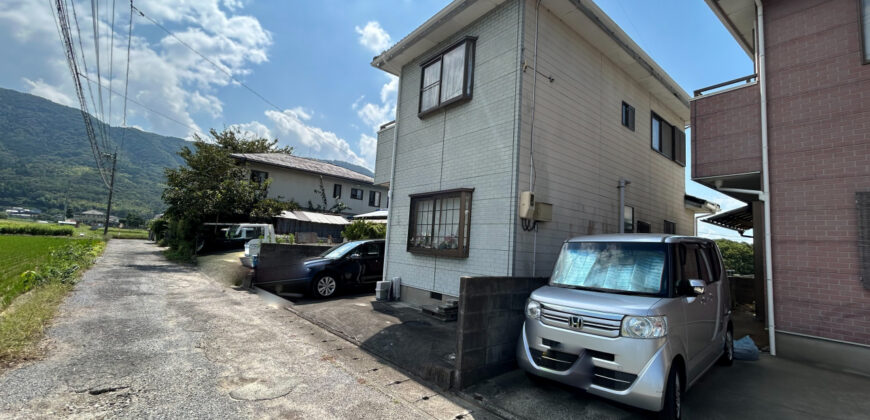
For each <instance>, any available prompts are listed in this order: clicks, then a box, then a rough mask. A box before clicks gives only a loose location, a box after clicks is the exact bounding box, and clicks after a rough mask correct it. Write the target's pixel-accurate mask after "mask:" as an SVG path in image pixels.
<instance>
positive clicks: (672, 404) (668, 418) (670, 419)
mask: <svg viewBox="0 0 870 420" xmlns="http://www.w3.org/2000/svg"><path fill="white" fill-rule="evenodd" d="M682 394H683V389H682V386H681V385H680V373H679V372H677V367H676V366H672V367H671V372H670V373H669V374H668V385H667V388H666V389H665V401H664V406H663V407H662V411H660V412H659V418H660V419H662V420H679V419H680V418H681V415H682V411H683V410H682V403H683V401H682V399H683V395H682Z"/></svg>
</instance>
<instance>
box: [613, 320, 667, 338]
mask: <svg viewBox="0 0 870 420" xmlns="http://www.w3.org/2000/svg"><path fill="white" fill-rule="evenodd" d="M666 335H668V319H667V317H664V316H627V317H625V318H623V319H622V336H623V337H631V338H659V337H664V336H666Z"/></svg>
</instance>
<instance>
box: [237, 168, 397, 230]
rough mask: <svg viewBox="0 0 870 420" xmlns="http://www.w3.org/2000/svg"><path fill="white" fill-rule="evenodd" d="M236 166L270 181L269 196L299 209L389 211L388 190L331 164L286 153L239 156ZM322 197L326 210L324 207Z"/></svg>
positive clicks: (349, 212)
mask: <svg viewBox="0 0 870 420" xmlns="http://www.w3.org/2000/svg"><path fill="white" fill-rule="evenodd" d="M231 156H232V157H233V158H234V159H236V161H237V162H239V163H241V164H246V165H247V166H248V168H249V169H250V170H251V179H252V180H257V181H265V180H267V179H269V180H271V183H270V184H269V190H268V194H267V196H268V197H269V198H275V199H280V200H284V201H290V200H293V201H295V202H296V203H298V204H299V206H300V207H302V208H303V209H304V208H307V207H308V203H309V202H310V203H311V204H312V206H313V207H315V208H316V207H318V206H319V207H320V208H321V210H324V211H326V210H329V209H330V208H331V207H333V206H334V205H335V204H336V203H339V202H340V203H344V204H345V205H346V206H347V208H345V209H343V210H342V211H341V212H340V213H341V214H343V215H346V216H353V215H357V214H363V213H369V212H372V211H375V210H380V209H384V208H387V188H385V187H383V186H380V185H375V184H374V180H373V179H372V177H370V176H367V175H364V174H361V173H359V172H355V171H352V170H350V169H347V168H342V167H341V166H337V165H333V164H331V163H326V162H321V161H318V160H314V159H306V158H301V157H298V156H292V155H288V154H285V153H236V154H232V155H231ZM321 187H322V191H323V193H324V194H325V195H326V206H325V208H323V207H324V205H323V194H321Z"/></svg>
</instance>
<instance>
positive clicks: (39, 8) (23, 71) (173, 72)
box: [0, 0, 272, 137]
mask: <svg viewBox="0 0 870 420" xmlns="http://www.w3.org/2000/svg"><path fill="white" fill-rule="evenodd" d="M244 3H246V1H245V0H167V1H163V2H141V3H137V4H136V7H138V8H140V9H142V11H143V12H144V13H145V15H146V16H148V17H150V18H152V19H154V20H156V21H158V22H160V23H161V24H162V25H164V26H166V27H168V28H170V30H172V31H173V33H174V34H175V35H176V36H177V37H178V38H179V39H181V40H183V41H184V43H186V44H188V45H190V46H192V47H193V48H195V49H196V50H197V51H199V52H201V53H202V54H203V55H205V56H206V57H208V59H209V60H211V61H213V62H215V63H216V64H217V65H218V66H219V67H220V69H221V70H218V69H216V68H215V67H214V66H212V65H211V64H209V63H207V62H206V61H204V60H203V59H202V57H200V56H199V55H197V54H196V53H194V52H192V51H190V50H189V49H188V48H187V47H185V46H183V45H181V44H180V43H179V41H178V40H176V39H175V38H173V37H171V36H170V35H168V34H166V33H164V32H162V30H161V29H159V28H156V27H154V25H153V24H152V23H151V22H150V21H148V20H147V19H145V18H142V17H140V16H138V15H137V16H134V21H133V24H134V27H133V39H132V46H131V51H130V62H131V66H130V78H129V93H130V97H131V98H133V99H135V100H136V101H137V102H140V103H142V104H143V105H144V106H145V107H148V108H151V109H154V110H156V111H158V112H160V113H162V114H166V115H170V116H171V117H172V118H173V119H175V120H178V121H180V122H181V124H179V123H177V122H173V121H171V120H169V119H167V118H165V117H163V116H160V115H158V114H157V113H156V112H151V111H148V110H147V109H143V108H141V107H139V106H138V105H135V104H133V103H129V104H128V108H129V111H128V116H132V115H133V114H134V113H135V115H136V119H137V120H136V121H129V124H138V125H142V126H145V127H146V128H147V129H148V130H150V131H157V132H160V133H162V134H168V135H176V136H181V137H189V136H190V134H191V133H193V132H197V131H199V132H202V130H200V129H199V126H198V125H197V124H196V123H195V121H194V116H196V115H197V114H203V115H205V116H207V117H210V118H214V119H218V118H220V117H221V116H222V112H223V104H222V103H221V101H220V100H219V99H218V97H217V96H216V93H217V92H216V91H217V88H219V87H222V86H227V85H230V84H235V83H234V82H233V81H232V78H231V77H230V76H229V75H227V73H229V74H230V75H232V77H235V78H238V79H240V80H244V76H246V75H249V74H251V67H250V66H251V65H256V64H261V63H264V62H266V61H268V48H269V47H270V46H271V44H272V35H271V34H270V33H269V32H268V31H266V30H265V29H263V28H262V26H261V25H260V23H259V21H258V20H257V19H256V18H254V17H252V16H245V15H243V14H241V13H240V11H241V9H242V8H243V7H244ZM48 9H49V5H48V3H46V2H45V1H43V0H4V1H2V2H0V41H4V42H17V43H18V44H20V46H19V47H18V48H13V49H12V51H14V52H18V51H22V53H20V55H19V56H16V55H15V54H14V53H13V54H9V55H8V56H7V57H5V59H6V61H7V62H16V61H20V62H28V61H32V59H30V58H31V57H32V56H33V55H37V56H40V57H43V60H44V62H46V63H50V65H49V66H44V67H42V66H40V67H34V66H31V67H30V68H26V66H23V65H22V66H19V67H17V68H10V69H8V70H2V71H0V73H3V74H6V75H8V74H9V73H10V72H12V76H14V77H18V78H22V77H24V76H26V77H27V79H26V80H24V79H22V80H23V83H24V86H25V88H27V89H28V90H29V91H30V92H32V93H34V94H37V95H40V96H44V97H46V98H48V99H51V100H56V101H64V100H66V98H75V92H74V90H73V89H72V83H70V82H69V81H70V80H71V77H70V74H69V70H68V69H67V68H66V64H65V63H66V61H65V58H64V53H63V49H62V48H61V47H60V45H61V44H60V41H59V39H58V34H57V30H56V27H55V23H54V22H53V18H52V15H51V13H50V11H49V10H48ZM76 9H77V11H78V12H79V13H78V21H79V22H78V23H79V27H80V29H81V35H82V43H83V50H84V52H85V54H86V59H87V60H88V70H89V77H90V78H91V79H92V80H94V81H95V80H96V59H95V56H94V46H93V35H92V22H91V20H90V13H89V11H90V8H89V4H86V3H84V2H81V1H79V2H76ZM128 12H129V8H128V9H124V8H123V7H118V8H117V9H116V13H117V15H116V17H115V28H114V29H115V34H114V47H115V50H114V51H113V54H112V55H113V56H114V63H113V66H112V67H113V73H114V74H113V75H112V76H113V81H112V87H113V89H114V90H115V91H117V92H123V80H124V77H125V76H124V71H125V65H126V54H127V49H126V47H127V26H126V25H124V24H118V22H124V23H126V21H127V19H128V15H127V14H126V13H128ZM110 17H111V16H107V14H105V13H103V12H102V11H101V13H100V21H99V22H98V24H99V31H100V34H101V39H100V48H101V57H100V58H101V61H102V66H101V67H102V68H101V70H102V73H103V74H102V79H103V82H104V87H107V86H108V84H109V82H108V80H109V75H108V67H109V65H108V64H109V63H108V56H109V54H107V52H106V49H107V47H108V44H107V43H108V36H107V35H106V34H109V33H110V28H109V24H108V21H109V18H110ZM73 32H74V33H75V29H73ZM144 34H147V37H144V36H143V35H144ZM76 44H78V43H77V42H76ZM22 47H23V48H22ZM76 49H77V50H78V45H76ZM25 53H26V54H27V55H26V56H25V55H24V54H25ZM29 59H30V60H29ZM57 63H59V64H61V65H56V64H57ZM80 66H81V63H80ZM82 71H84V70H83V69H82ZM15 72H17V75H16V73H15ZM57 81H67V82H60V83H56V82H57ZM83 83H85V89H86V91H87V82H85V81H83ZM91 85H92V88H93V89H94V94H95V96H96V95H97V94H98V93H97V86H96V84H95V83H93V82H91ZM51 87H54V89H52V88H51ZM108 95H109V93H108V92H107V91H106V90H104V93H103V100H104V103H107V100H108ZM86 96H88V98H90V97H89V95H88V94H87V93H86ZM113 101H114V104H116V105H115V106H116V107H115V108H114V110H113V112H112V117H111V118H110V117H109V115H108V109H106V115H104V117H105V119H107V120H110V121H109V122H110V123H111V124H113V125H120V123H121V112H120V105H119V104H120V103H121V100H120V97H119V96H115V97H114V98H113ZM89 102H90V99H89ZM74 105H77V104H74ZM89 108H91V111H92V112H96V109H95V108H96V106H95V105H94V104H92V103H91V104H89Z"/></svg>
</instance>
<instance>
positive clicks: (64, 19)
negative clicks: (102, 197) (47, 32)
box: [55, 0, 109, 187]
mask: <svg viewBox="0 0 870 420" xmlns="http://www.w3.org/2000/svg"><path fill="white" fill-rule="evenodd" d="M55 4H56V6H57V18H58V24H59V27H60V32H61V35H62V38H63V45H64V54H65V55H66V59H67V65H68V66H69V69H70V73H71V74H72V77H73V85H74V87H75V91H76V97H77V98H78V100H79V110H80V111H81V114H82V119H83V120H84V123H85V132H86V134H87V136H88V141H89V142H90V144H91V151H92V152H93V154H94V161H95V162H96V164H97V169H98V170H99V171H98V172H99V174H100V179H102V180H103V183H104V184H106V187H108V186H109V183H108V182H107V180H106V177H105V174H104V173H103V170H102V162H101V158H102V155H101V154H100V150H99V146H98V144H97V139H96V133H95V132H94V127H93V123H92V121H91V116H90V113H89V112H88V104H87V100H86V99H85V96H84V89H83V88H82V84H81V80H79V78H78V74H79V70H78V64H77V63H76V54H75V48H74V47H73V40H72V33H71V30H70V20H69V16H68V15H67V13H66V4H65V2H64V0H55ZM73 7H74V6H73Z"/></svg>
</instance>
